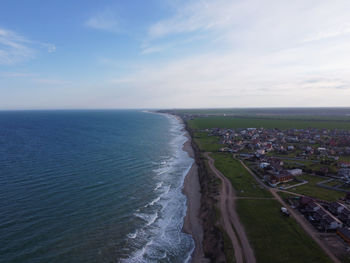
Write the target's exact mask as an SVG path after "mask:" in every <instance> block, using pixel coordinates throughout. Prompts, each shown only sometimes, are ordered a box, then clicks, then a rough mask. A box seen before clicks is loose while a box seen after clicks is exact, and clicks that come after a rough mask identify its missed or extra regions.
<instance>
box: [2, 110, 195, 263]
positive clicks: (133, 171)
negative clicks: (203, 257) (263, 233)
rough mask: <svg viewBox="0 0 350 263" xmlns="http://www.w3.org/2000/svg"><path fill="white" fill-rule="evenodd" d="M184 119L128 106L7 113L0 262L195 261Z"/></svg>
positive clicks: (3, 136)
mask: <svg viewBox="0 0 350 263" xmlns="http://www.w3.org/2000/svg"><path fill="white" fill-rule="evenodd" d="M186 140H187V139H186V136H185V131H184V127H183V124H182V123H181V122H179V121H178V120H177V119H176V118H174V117H173V116H170V115H165V114H158V113H150V112H145V111H131V110H130V111H129V110H106V111H103V110H100V111H98V110H95V111H92V110H85V111H78V110H75V111H68V110H67V111H63V110H62V111H1V112H0V262H3V263H4V262H21V263H22V262H29V263H31V262H35V263H38V262H60V263H62V262H78V263H79V262H84V263H87V262H123V263H124V262H125V263H128V262H130V263H133V262H175V263H176V262H181V263H182V262H188V261H190V259H191V253H192V251H193V250H194V241H193V239H192V237H191V236H190V235H188V234H185V233H183V232H182V231H181V230H182V227H183V222H184V217H185V214H186V209H187V208H186V197H185V196H184V195H183V194H182V188H183V182H184V178H185V176H186V174H187V172H188V171H189V169H190V167H191V166H192V164H193V159H192V158H190V157H189V155H188V154H187V152H185V151H183V149H182V147H183V144H184V142H185V141H186Z"/></svg>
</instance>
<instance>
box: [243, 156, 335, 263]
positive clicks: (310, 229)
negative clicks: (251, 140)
mask: <svg viewBox="0 0 350 263" xmlns="http://www.w3.org/2000/svg"><path fill="white" fill-rule="evenodd" d="M239 161H240V163H241V164H242V165H243V166H244V168H246V170H247V171H248V172H249V173H250V174H251V175H252V176H253V177H254V178H255V179H256V180H257V182H259V183H260V184H261V185H264V187H265V188H266V189H268V190H269V191H270V193H271V194H272V195H273V196H274V197H275V198H276V200H277V201H278V202H280V203H281V205H282V206H284V207H288V208H289V209H288V211H289V212H290V214H291V215H292V216H293V217H294V218H295V220H296V221H297V222H298V223H299V225H300V226H301V227H302V228H303V229H304V230H305V232H306V233H308V234H309V235H310V236H311V238H312V239H313V240H314V241H315V242H316V243H317V244H318V245H319V246H320V247H321V248H322V249H323V251H324V252H325V253H326V254H327V255H328V256H329V257H330V258H331V260H333V262H335V263H341V261H340V260H339V259H337V258H336V257H335V256H334V254H333V253H332V252H331V251H330V250H329V249H328V247H327V246H326V245H324V244H323V243H322V241H321V240H320V239H319V237H318V235H317V233H316V232H315V231H314V229H313V227H312V226H311V225H309V224H307V222H306V221H305V219H304V218H303V217H302V216H301V215H300V214H299V213H297V212H295V211H294V210H293V209H292V208H290V206H289V205H288V204H286V202H284V200H283V199H282V198H281V197H280V196H279V195H278V194H277V192H278V191H281V192H285V193H290V194H295V193H292V192H288V191H283V190H277V189H274V188H270V187H267V186H266V185H265V184H264V183H263V182H262V181H261V180H260V178H258V177H257V176H256V175H255V174H254V173H253V172H252V171H251V170H250V169H249V168H248V167H247V166H246V165H245V164H244V163H243V162H242V161H241V160H239ZM295 195H298V194H295Z"/></svg>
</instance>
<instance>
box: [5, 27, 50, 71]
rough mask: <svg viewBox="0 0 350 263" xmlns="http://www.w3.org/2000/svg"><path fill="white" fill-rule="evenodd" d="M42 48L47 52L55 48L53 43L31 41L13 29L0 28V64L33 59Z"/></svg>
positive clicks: (11, 63) (12, 63)
mask: <svg viewBox="0 0 350 263" xmlns="http://www.w3.org/2000/svg"><path fill="white" fill-rule="evenodd" d="M42 48H45V49H47V52H49V53H52V52H54V51H55V50H56V46H55V45H54V44H49V43H43V42H37V41H31V40H29V39H27V38H25V37H23V36H21V35H20V34H18V33H16V32H14V31H11V30H7V29H3V28H0V65H14V64H16V63H19V62H23V61H27V60H30V59H33V58H34V57H35V55H36V54H37V51H38V49H42Z"/></svg>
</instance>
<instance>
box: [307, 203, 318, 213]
mask: <svg viewBox="0 0 350 263" xmlns="http://www.w3.org/2000/svg"><path fill="white" fill-rule="evenodd" d="M319 209H321V206H320V205H319V204H317V203H316V202H314V201H311V202H309V203H307V205H306V206H305V211H306V212H308V213H315V212H316V211H317V210H319Z"/></svg>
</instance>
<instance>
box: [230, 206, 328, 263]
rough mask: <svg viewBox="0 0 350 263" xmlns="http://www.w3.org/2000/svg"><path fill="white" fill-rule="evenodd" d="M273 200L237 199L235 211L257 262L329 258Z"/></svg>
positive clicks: (291, 262)
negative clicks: (283, 213)
mask: <svg viewBox="0 0 350 263" xmlns="http://www.w3.org/2000/svg"><path fill="white" fill-rule="evenodd" d="M280 207H281V206H280V204H279V203H278V202H277V201H276V200H266V199H265V200H263V199H261V200H256V199H255V200H249V199H240V200H237V211H238V214H239V217H240V219H241V221H242V223H243V225H244V226H245V230H246V232H247V234H248V238H249V240H250V242H251V244H252V246H253V248H254V252H255V255H256V259H257V262H259V263H271V262H273V263H278V262H281V263H296V262H298V263H303V262H305V263H310V262H317V263H325V262H329V263H330V262H332V261H331V260H330V259H329V258H328V257H327V256H326V255H325V254H324V252H323V251H322V250H321V249H320V248H319V247H318V245H317V244H316V243H315V242H314V241H313V240H312V239H311V237H309V236H308V235H307V234H306V233H305V232H304V231H303V229H302V228H301V227H300V226H299V225H298V224H297V223H296V221H295V220H294V219H293V218H290V217H285V216H283V215H282V214H281V212H280Z"/></svg>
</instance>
